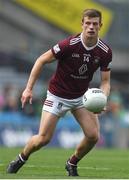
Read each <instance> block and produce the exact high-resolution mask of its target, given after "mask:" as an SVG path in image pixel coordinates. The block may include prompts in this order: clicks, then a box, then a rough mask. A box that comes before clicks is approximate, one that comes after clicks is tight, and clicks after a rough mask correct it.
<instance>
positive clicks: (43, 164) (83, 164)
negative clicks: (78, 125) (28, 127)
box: [0, 147, 129, 179]
mask: <svg viewBox="0 0 129 180" xmlns="http://www.w3.org/2000/svg"><path fill="white" fill-rule="evenodd" d="M20 151H21V149H19V148H2V147H1V148H0V179H75V178H72V177H68V176H67V174H66V171H65V169H64V164H65V161H66V160H67V158H68V157H69V156H70V155H71V154H72V153H73V150H72V149H57V148H45V149H41V150H40V151H38V152H36V153H34V154H33V155H32V156H31V157H30V159H29V160H28V162H27V163H26V164H25V165H24V166H23V167H22V168H21V169H20V171H19V172H18V173H17V174H6V167H7V165H8V163H9V162H10V161H11V160H12V159H13V158H15V157H16V155H17V154H18V153H19V152H20ZM78 171H79V174H80V177H79V178H82V179H94V178H96V179H128V178H129V152H128V151H127V150H117V149H96V148H95V149H94V150H92V151H91V152H90V153H89V154H88V155H87V157H85V158H84V159H83V160H81V161H80V163H79V165H78ZM79 178H76V179H79Z"/></svg>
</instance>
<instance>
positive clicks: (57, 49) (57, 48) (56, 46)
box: [53, 44, 60, 54]
mask: <svg viewBox="0 0 129 180" xmlns="http://www.w3.org/2000/svg"><path fill="white" fill-rule="evenodd" d="M53 50H54V52H55V54H57V53H58V52H59V51H60V47H59V45H58V44H56V45H55V46H54V47H53Z"/></svg>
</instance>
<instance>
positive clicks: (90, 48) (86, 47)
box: [81, 33, 99, 51]
mask: <svg viewBox="0 0 129 180" xmlns="http://www.w3.org/2000/svg"><path fill="white" fill-rule="evenodd" d="M81 43H82V45H83V46H84V48H85V49H86V50H87V51H89V50H92V49H94V48H95V47H96V46H97V45H98V43H99V38H98V40H97V43H96V44H95V45H94V46H91V47H88V46H86V45H85V43H84V42H83V39H82V33H81Z"/></svg>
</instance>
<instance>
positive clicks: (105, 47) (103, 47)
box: [97, 39, 112, 54]
mask: <svg viewBox="0 0 129 180" xmlns="http://www.w3.org/2000/svg"><path fill="white" fill-rule="evenodd" d="M97 47H98V48H99V49H100V50H101V51H102V52H103V53H106V54H112V49H111V48H110V47H109V45H108V44H107V43H105V42H104V41H103V40H101V39H99V40H98V44H97Z"/></svg>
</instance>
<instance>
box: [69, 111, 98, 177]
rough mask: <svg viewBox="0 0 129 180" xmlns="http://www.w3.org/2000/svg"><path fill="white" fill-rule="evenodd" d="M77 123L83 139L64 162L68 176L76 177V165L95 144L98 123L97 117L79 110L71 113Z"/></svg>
mask: <svg viewBox="0 0 129 180" xmlns="http://www.w3.org/2000/svg"><path fill="white" fill-rule="evenodd" d="M72 113H73V115H74V117H75V118H76V119H77V121H78V122H79V124H80V126H81V128H82V130H83V132H84V135H85V136H84V138H83V139H82V141H81V142H80V144H79V145H78V146H77V148H76V150H75V153H74V154H73V155H72V156H71V158H70V159H69V160H68V161H67V162H66V170H67V171H68V173H69V176H78V173H77V163H78V162H79V161H80V159H82V158H83V157H84V156H85V155H86V154H87V153H88V152H89V151H90V150H91V149H92V148H93V147H94V145H95V144H96V142H97V141H98V138H99V121H98V117H97V115H95V114H93V113H91V112H89V111H87V110H86V109H85V108H80V109H77V110H75V111H73V112H72Z"/></svg>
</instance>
